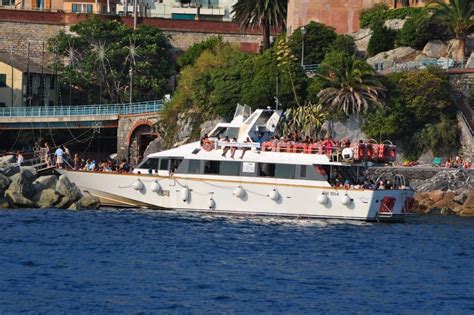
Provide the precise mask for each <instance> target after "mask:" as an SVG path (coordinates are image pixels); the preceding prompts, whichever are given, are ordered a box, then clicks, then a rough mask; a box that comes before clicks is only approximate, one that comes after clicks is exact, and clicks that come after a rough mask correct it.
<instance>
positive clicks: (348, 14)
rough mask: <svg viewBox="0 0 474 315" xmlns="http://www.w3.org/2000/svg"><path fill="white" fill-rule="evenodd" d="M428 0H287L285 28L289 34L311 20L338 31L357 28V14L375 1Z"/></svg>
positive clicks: (413, 2)
mask: <svg viewBox="0 0 474 315" xmlns="http://www.w3.org/2000/svg"><path fill="white" fill-rule="evenodd" d="M428 2H430V0H289V1H288V17H287V29H288V33H289V34H291V33H292V32H293V31H294V30H296V29H297V28H299V27H301V26H303V25H306V24H308V23H309V22H311V21H315V22H319V23H323V24H326V25H329V26H332V27H334V28H335V29H336V31H337V32H338V33H352V32H356V31H358V30H359V15H360V12H361V11H362V10H363V9H367V8H370V7H372V6H374V5H375V4H377V3H385V4H387V5H389V6H390V7H392V8H400V7H403V6H423V5H425V4H426V3H428Z"/></svg>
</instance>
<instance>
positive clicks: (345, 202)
mask: <svg viewBox="0 0 474 315" xmlns="http://www.w3.org/2000/svg"><path fill="white" fill-rule="evenodd" d="M351 201H352V200H351V198H350V197H349V196H348V195H344V196H342V197H341V203H342V204H343V205H345V206H347V205H348V204H350V203H351Z"/></svg>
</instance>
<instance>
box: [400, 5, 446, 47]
mask: <svg viewBox="0 0 474 315" xmlns="http://www.w3.org/2000/svg"><path fill="white" fill-rule="evenodd" d="M447 36H448V31H447V30H446V27H444V26H443V25H440V24H439V23H436V22H435V21H433V20H432V19H431V17H430V15H429V14H428V12H427V11H420V12H418V13H416V14H414V15H412V16H411V17H410V18H409V19H408V20H407V21H406V22H405V24H404V25H403V27H402V29H401V30H400V32H399V34H398V38H397V40H396V42H397V46H410V47H412V48H415V49H423V47H424V46H425V45H426V43H427V42H428V41H430V40H434V39H441V40H443V39H445V38H446V37H447Z"/></svg>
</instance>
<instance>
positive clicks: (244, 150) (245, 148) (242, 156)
mask: <svg viewBox="0 0 474 315" xmlns="http://www.w3.org/2000/svg"><path fill="white" fill-rule="evenodd" d="M244 143H252V141H250V138H249V137H247V139H245V141H244ZM248 150H250V148H247V147H242V155H241V156H240V158H241V159H243V158H244V155H245V152H247V151H248Z"/></svg>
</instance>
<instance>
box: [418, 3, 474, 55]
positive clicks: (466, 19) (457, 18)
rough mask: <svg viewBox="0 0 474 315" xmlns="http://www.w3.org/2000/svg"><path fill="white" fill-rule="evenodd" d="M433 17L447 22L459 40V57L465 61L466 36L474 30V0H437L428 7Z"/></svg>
mask: <svg viewBox="0 0 474 315" xmlns="http://www.w3.org/2000/svg"><path fill="white" fill-rule="evenodd" d="M427 9H428V10H430V11H431V12H433V18H434V19H436V20H438V21H440V22H441V23H443V24H445V25H446V26H447V27H448V28H449V29H451V31H452V32H453V33H454V34H455V35H456V39H458V40H459V50H458V55H457V58H458V60H460V61H464V52H465V49H466V38H467V36H468V35H469V34H470V33H471V32H472V31H473V30H474V18H473V16H474V2H472V0H449V4H448V3H445V2H444V1H443V0H435V1H433V2H432V3H430V4H429V5H428V7H427Z"/></svg>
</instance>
